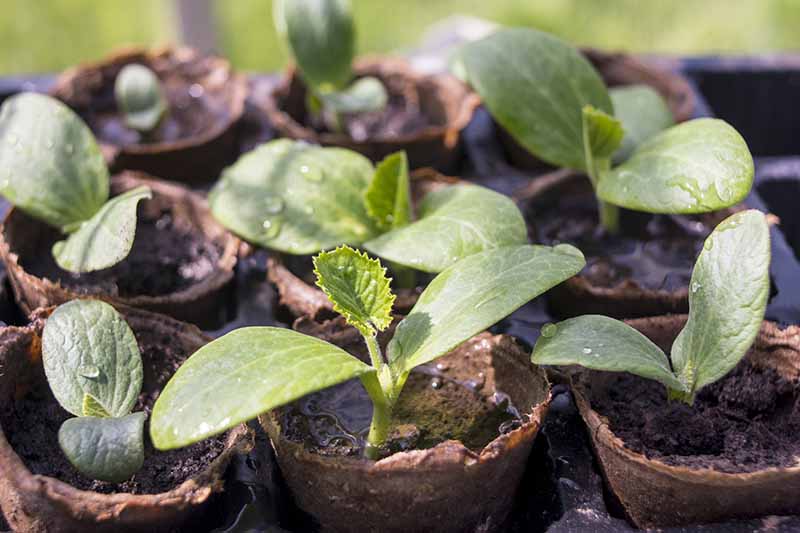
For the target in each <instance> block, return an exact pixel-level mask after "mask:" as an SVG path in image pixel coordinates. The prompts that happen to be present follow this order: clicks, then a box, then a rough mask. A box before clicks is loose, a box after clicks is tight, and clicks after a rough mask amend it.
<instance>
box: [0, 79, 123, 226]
mask: <svg viewBox="0 0 800 533" xmlns="http://www.w3.org/2000/svg"><path fill="white" fill-rule="evenodd" d="M108 184H109V180H108V169H107V168H106V164H105V161H104V160H103V156H102V154H101V153H100V148H99V147H98V146H97V142H96V141H95V139H94V136H93V135H92V132H91V131H90V130H89V128H88V127H87V126H86V124H84V122H83V121H82V120H81V119H80V117H78V115H76V114H75V113H74V112H73V111H72V110H70V109H69V108H68V107H67V106H65V105H64V104H62V103H61V102H59V101H58V100H56V99H54V98H50V97H49V96H45V95H41V94H35V93H22V94H19V95H16V96H12V97H11V98H8V99H7V100H6V101H5V102H4V103H3V106H2V108H0V194H2V195H3V196H5V197H6V198H7V199H8V201H9V202H11V203H12V204H14V205H15V206H17V207H19V208H20V209H21V210H23V211H25V212H26V213H28V214H29V215H31V216H33V217H35V218H37V219H40V220H42V221H44V222H46V223H48V224H50V225H51V226H54V227H57V228H61V227H64V226H68V225H71V224H75V223H76V222H80V221H83V220H87V219H89V218H91V217H92V215H94V214H95V213H96V212H97V211H98V210H99V209H100V207H101V206H102V205H103V204H104V203H105V201H106V200H107V199H108Z"/></svg>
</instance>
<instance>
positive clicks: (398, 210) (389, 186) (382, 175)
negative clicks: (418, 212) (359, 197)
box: [364, 152, 411, 231]
mask: <svg viewBox="0 0 800 533" xmlns="http://www.w3.org/2000/svg"><path fill="white" fill-rule="evenodd" d="M364 204H365V205H366V207H367V213H369V215H370V216H371V217H372V219H373V220H374V221H375V223H376V224H377V225H378V227H379V228H380V229H381V230H384V231H386V230H390V229H393V228H401V227H403V226H405V225H407V224H408V223H409V222H410V221H411V189H410V185H409V178H408V158H407V157H406V153H405V152H395V153H393V154H391V155H388V156H386V158H384V160H383V161H381V162H380V163H379V164H378V166H377V167H375V177H374V178H373V179H372V182H371V183H370V184H369V187H368V188H367V190H366V192H365V193H364Z"/></svg>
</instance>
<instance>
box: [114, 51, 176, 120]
mask: <svg viewBox="0 0 800 533" xmlns="http://www.w3.org/2000/svg"><path fill="white" fill-rule="evenodd" d="M114 96H115V98H116V100H117V108H118V109H119V110H120V111H121V112H122V113H123V116H124V118H125V123H126V124H127V125H128V127H130V128H133V129H135V130H138V131H144V132H147V131H150V130H152V129H153V128H155V127H156V126H157V125H158V123H159V122H160V121H161V117H163V116H164V112H165V111H166V110H167V101H166V99H165V98H164V94H163V93H162V91H161V82H159V80H158V76H156V74H155V73H154V72H153V71H152V70H150V69H149V68H147V67H145V66H144V65H137V64H130V65H125V66H124V67H122V69H121V70H120V71H119V74H117V79H116V81H115V82H114Z"/></svg>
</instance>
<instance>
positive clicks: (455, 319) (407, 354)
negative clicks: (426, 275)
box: [387, 244, 586, 375]
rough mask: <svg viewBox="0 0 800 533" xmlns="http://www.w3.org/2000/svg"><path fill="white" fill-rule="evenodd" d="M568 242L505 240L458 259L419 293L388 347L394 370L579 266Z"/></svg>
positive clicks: (444, 347)
mask: <svg viewBox="0 0 800 533" xmlns="http://www.w3.org/2000/svg"><path fill="white" fill-rule="evenodd" d="M585 264H586V261H585V260H584V258H583V254H581V252H580V251H579V250H578V249H577V248H574V247H573V246H570V245H568V244H560V245H558V246H555V247H552V248H551V247H549V246H533V245H523V246H510V247H505V248H497V249H493V250H487V251H485V252H481V253H478V254H475V255H471V256H469V257H467V258H465V259H462V260H461V261H459V262H457V263H456V264H454V265H453V266H451V267H450V268H448V269H447V270H445V271H444V272H442V273H441V274H439V275H438V276H436V277H435V278H434V279H433V281H431V283H430V284H429V285H428V287H427V288H426V289H425V290H424V291H423V293H422V294H421V295H420V297H419V300H417V303H416V305H415V306H414V308H413V309H412V310H411V313H409V315H408V316H407V317H406V318H405V319H404V320H403V321H402V322H400V324H398V326H397V330H396V331H395V335H394V337H393V338H392V340H391V341H390V342H389V346H388V347H387V353H388V355H389V361H390V364H391V366H392V369H393V371H394V373H395V374H396V375H399V374H400V373H406V372H409V371H410V370H411V369H412V368H414V367H416V366H418V365H421V364H424V363H427V362H429V361H432V360H434V359H436V358H437V357H440V356H442V355H445V354H446V353H448V352H449V351H451V350H452V349H453V348H455V347H456V346H458V345H459V344H461V343H462V342H464V341H466V340H467V339H469V338H470V337H472V336H473V335H475V334H477V333H480V332H481V331H483V330H485V329H486V328H488V327H489V326H491V325H493V324H495V323H496V322H497V321H499V320H501V319H502V318H505V317H506V316H508V315H509V314H511V313H512V312H513V311H515V310H516V309H517V308H519V307H520V306H522V305H523V304H525V303H527V302H528V301H530V300H532V299H533V298H535V297H537V296H539V295H540V294H542V293H544V292H546V291H547V290H548V289H550V288H552V287H554V286H556V285H558V284H559V283H561V282H562V281H564V280H566V279H567V278H570V277H572V276H574V275H575V274H577V273H578V272H580V270H581V269H582V268H583V266H584V265H585Z"/></svg>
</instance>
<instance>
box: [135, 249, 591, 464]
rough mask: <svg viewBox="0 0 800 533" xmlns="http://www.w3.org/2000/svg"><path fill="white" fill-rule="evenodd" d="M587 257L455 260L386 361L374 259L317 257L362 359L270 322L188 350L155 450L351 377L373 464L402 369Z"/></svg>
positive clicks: (339, 252) (387, 294) (157, 421)
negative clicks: (367, 405)
mask: <svg viewBox="0 0 800 533" xmlns="http://www.w3.org/2000/svg"><path fill="white" fill-rule="evenodd" d="M584 264H585V261H584V259H583V255H582V254H581V253H580V251H578V250H577V249H576V248H574V247H572V246H570V245H559V246H556V247H553V248H551V247H547V246H532V245H522V246H510V247H505V248H498V249H493V250H487V251H484V252H481V253H478V254H475V255H471V256H469V257H467V258H466V259H462V260H461V261H459V262H457V263H456V264H454V265H452V266H451V267H449V268H447V269H446V270H445V271H444V272H442V273H441V274H439V275H438V276H436V278H434V280H433V281H432V282H431V283H430V285H428V287H427V288H426V289H425V291H424V292H423V293H422V294H421V295H420V297H419V300H418V301H417V303H416V305H415V306H414V308H413V309H412V310H411V312H410V313H409V315H408V316H406V317H405V318H404V319H403V320H402V321H400V323H399V324H397V328H396V329H395V331H394V335H393V337H392V339H391V341H390V342H389V344H388V346H387V349H386V354H385V356H384V353H382V350H381V348H380V346H379V345H378V341H377V333H378V332H379V331H383V330H385V329H386V328H388V327H389V325H390V323H391V322H392V312H391V311H392V304H393V302H394V298H395V297H394V295H393V294H392V292H391V290H390V288H389V282H390V280H389V278H387V277H386V270H385V269H384V268H383V267H382V266H381V264H380V261H378V260H377V259H371V258H369V257H368V256H367V255H366V254H362V253H360V252H357V251H355V250H353V249H351V248H348V247H346V246H343V247H340V248H337V249H336V250H334V251H331V252H322V253H320V254H319V255H318V256H317V257H316V258H315V260H314V265H315V272H316V275H317V284H318V285H319V286H320V287H321V288H322V289H323V290H324V291H325V293H326V294H327V295H328V298H330V300H331V302H333V304H334V309H335V310H336V311H337V312H338V313H340V314H341V315H342V316H343V317H344V318H345V319H346V320H347V323H348V324H350V325H352V326H354V327H355V328H357V329H358V331H359V332H361V335H362V336H363V337H364V342H365V343H366V345H367V348H368V351H369V354H370V364H367V363H364V362H362V361H360V360H359V359H357V358H355V357H353V356H352V355H350V354H348V353H347V352H345V351H343V350H342V349H340V348H338V347H336V346H334V345H332V344H329V343H327V342H325V341H322V340H320V339H317V338H315V337H310V336H308V335H303V334H301V333H298V332H295V331H291V330H287V329H281V328H274V327H252V328H242V329H238V330H235V331H233V332H231V333H228V334H227V335H225V336H223V337H220V338H219V339H217V340H215V341H213V342H211V343H209V344H207V345H206V346H204V347H203V348H201V349H200V350H198V351H197V352H196V353H195V354H194V355H192V356H191V357H190V358H189V359H188V360H187V361H186V362H185V363H184V364H183V366H182V367H181V368H180V369H178V372H176V373H175V375H174V376H173V377H172V379H171V380H170V382H169V383H168V384H167V386H166V387H165V388H164V391H163V392H162V393H161V396H160V397H159V399H158V401H157V402H156V405H155V407H154V408H153V415H152V421H151V424H150V435H151V438H152V440H153V443H154V445H155V446H156V448H158V449H162V450H163V449H172V448H178V447H181V446H186V445H188V444H191V443H193V442H197V441H199V440H201V439H204V438H206V437H208V436H211V435H215V434H218V433H220V432H222V431H225V430H226V429H229V428H231V427H234V426H235V425H236V424H239V423H241V422H244V421H246V420H250V419H252V418H254V417H256V416H257V415H259V414H261V413H264V412H266V411H269V410H271V409H274V408H276V407H280V406H282V405H285V404H287V403H289V402H292V401H294V400H297V399H298V398H301V397H303V396H305V395H307V394H310V393H312V392H316V391H319V390H322V389H325V388H327V387H331V386H333V385H336V384H338V383H342V382H344V381H347V380H349V379H352V378H355V377H358V378H360V379H361V383H362V384H363V386H364V388H365V389H366V391H367V393H368V394H369V397H370V399H371V400H372V404H373V414H372V424H371V426H370V430H369V435H368V436H367V446H366V447H365V453H366V454H367V456H368V457H370V458H373V459H374V458H377V457H378V456H379V454H380V450H381V448H382V446H383V444H384V442H385V440H386V437H387V434H388V432H389V430H390V426H391V419H392V409H393V407H394V405H395V403H396V402H397V399H398V397H399V396H400V393H401V391H402V390H403V386H404V384H405V382H406V378H407V377H408V374H409V372H410V371H411V370H412V369H414V368H415V367H417V366H419V365H423V364H425V363H429V362H431V361H433V360H434V359H436V358H438V357H441V356H442V355H445V354H446V353H448V352H450V351H451V350H452V349H454V348H455V347H456V346H458V345H459V344H461V343H462V342H464V341H466V340H467V339H469V338H470V337H472V336H474V335H475V334H477V333H479V332H481V331H483V330H485V329H486V328H488V327H489V326H491V325H492V324H494V323H495V322H497V321H498V320H500V319H502V318H504V317H505V316H507V315H508V314H510V313H511V312H513V311H514V310H515V309H517V308H518V307H520V306H521V305H523V304H525V303H526V302H528V301H529V300H531V299H533V298H535V297H536V296H538V295H539V294H542V293H543V292H545V291H547V290H548V289H549V288H551V287H553V286H555V285H557V284H558V283H561V282H562V281H564V280H565V279H567V278H569V277H571V276H573V275H574V274H575V273H577V272H578V271H579V270H580V269H581V268H583V266H584Z"/></svg>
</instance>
